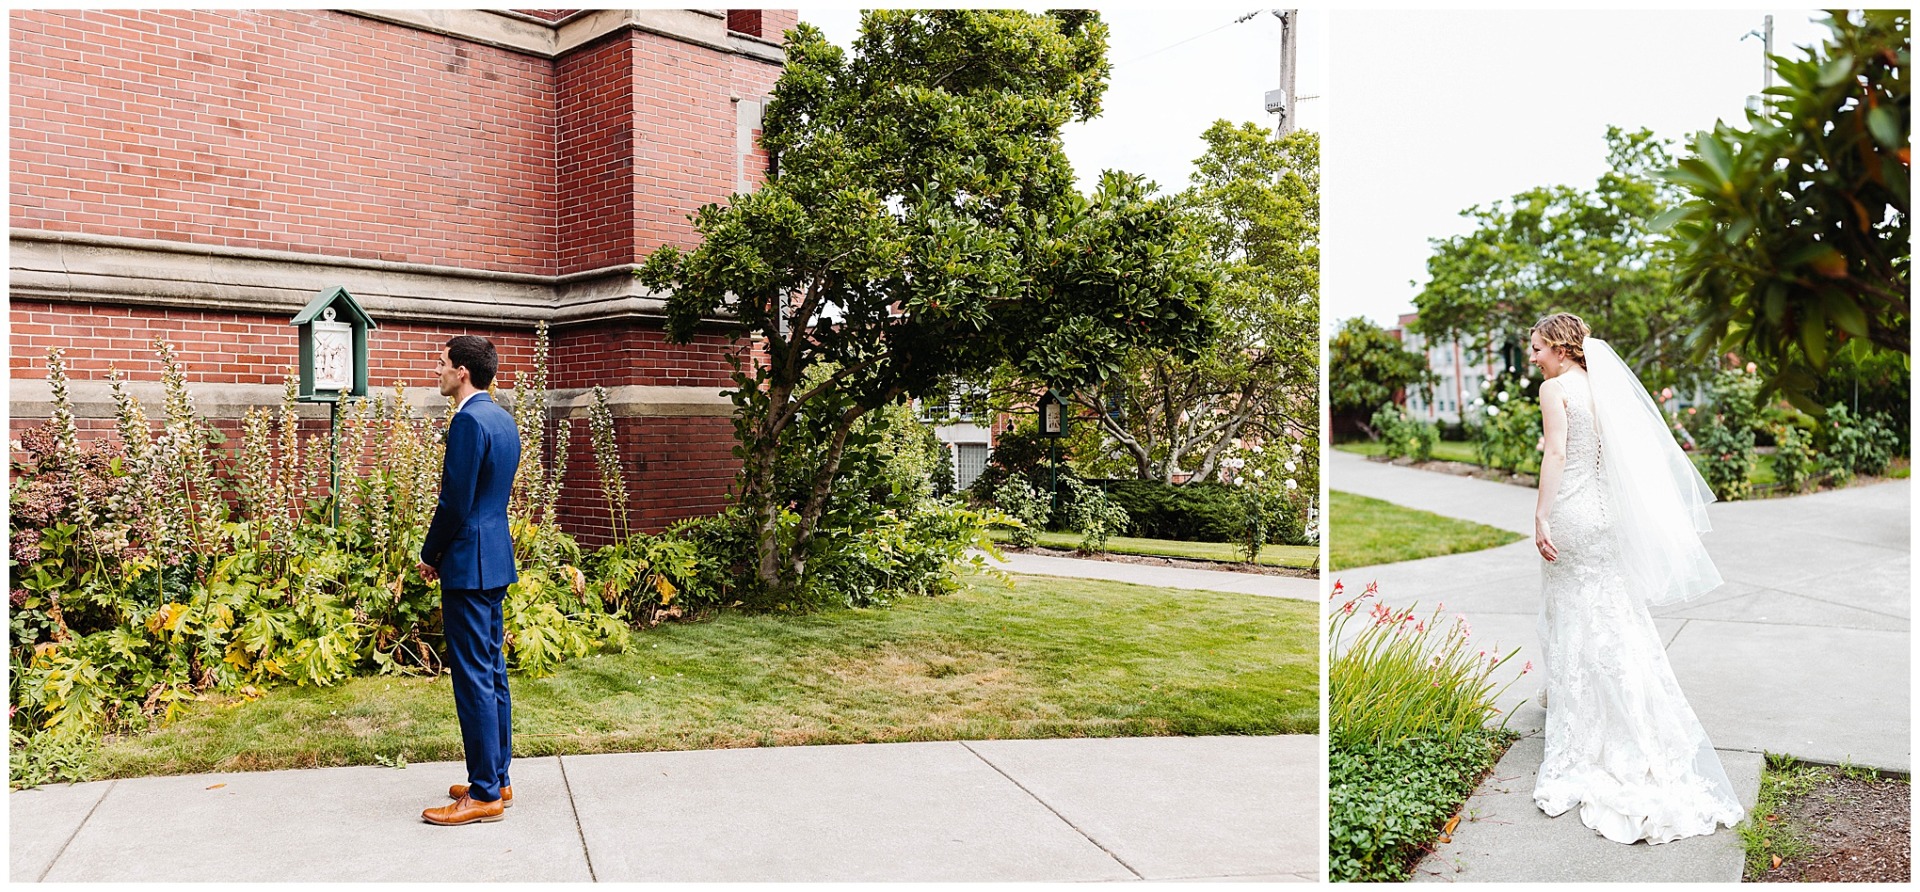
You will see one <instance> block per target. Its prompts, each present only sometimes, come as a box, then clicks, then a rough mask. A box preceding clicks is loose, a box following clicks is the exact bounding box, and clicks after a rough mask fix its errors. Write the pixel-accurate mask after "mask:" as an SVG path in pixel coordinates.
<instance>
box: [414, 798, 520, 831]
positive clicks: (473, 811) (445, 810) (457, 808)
mask: <svg viewBox="0 0 1920 892" xmlns="http://www.w3.org/2000/svg"><path fill="white" fill-rule="evenodd" d="M506 814H507V807H506V806H504V805H501V804H500V803H499V802H476V801H474V800H472V799H469V798H467V797H465V796H462V797H460V798H459V799H455V800H454V801H453V804H452V805H443V806H440V807H439V808H429V809H427V810H426V811H423V812H421V813H420V819H421V820H423V821H426V822H427V823H429V824H440V825H442V826H446V827H452V826H455V825H458V824H471V823H474V822H475V821H480V822H487V821H498V820H500V819H501V818H504V817H506Z"/></svg>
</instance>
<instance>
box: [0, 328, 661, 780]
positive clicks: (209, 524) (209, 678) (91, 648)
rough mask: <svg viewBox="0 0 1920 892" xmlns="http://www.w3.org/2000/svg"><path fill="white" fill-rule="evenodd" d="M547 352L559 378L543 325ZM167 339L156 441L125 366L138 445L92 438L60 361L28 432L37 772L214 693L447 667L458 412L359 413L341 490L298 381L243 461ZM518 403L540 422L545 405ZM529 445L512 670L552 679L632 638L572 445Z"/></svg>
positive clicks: (18, 687)
mask: <svg viewBox="0 0 1920 892" xmlns="http://www.w3.org/2000/svg"><path fill="white" fill-rule="evenodd" d="M539 343H540V347H539V348H538V350H537V356H538V357H539V359H538V360H537V361H536V366H537V368H536V370H535V375H536V380H538V381H540V382H541V383H540V387H544V375H545V369H544V353H545V351H544V343H545V337H544V331H542V333H541V338H540V341H539ZM155 349H156V351H157V352H158V353H159V355H160V359H161V365H162V369H163V373H162V386H163V390H164V392H165V395H166V396H165V411H164V416H163V418H162V419H161V424H160V432H159V434H158V435H157V436H156V435H155V431H154V429H153V426H152V425H151V423H150V422H149V421H148V419H147V416H146V414H145V410H144V408H143V407H142V406H141V405H140V402H139V400H137V399H135V398H133V397H132V396H130V395H128V394H127V393H126V391H125V388H124V384H123V382H122V381H121V380H120V377H119V375H118V374H117V373H115V374H113V375H112V376H111V377H110V381H111V384H112V390H113V393H114V398H115V401H116V405H117V407H118V413H117V414H118V418H117V430H116V433H117V435H118V436H117V437H112V438H107V439H103V440H100V441H97V442H93V443H88V444H84V445H83V444H81V443H79V442H78V436H77V430H76V424H75V421H74V418H73V413H72V408H71V402H70V398H69V396H68V392H67V388H68V382H67V378H66V366H65V363H64V360H63V357H62V356H61V354H60V353H59V352H58V351H55V352H54V353H53V354H52V355H51V356H50V357H49V361H48V370H49V377H50V380H51V383H52V385H53V391H54V395H55V398H54V403H55V410H54V413H53V417H52V419H51V421H50V423H49V424H48V425H46V426H45V427H43V428H38V429H35V430H31V431H28V432H25V433H24V434H23V436H22V437H21V440H20V443H19V447H18V450H17V456H18V458H17V460H16V464H15V470H16V472H17V477H16V483H15V486H14V488H13V492H12V497H11V502H12V509H13V510H12V512H11V516H10V527H9V533H10V539H11V543H12V557H13V565H12V568H11V571H10V573H9V577H10V589H11V592H10V594H11V602H12V606H13V610H12V611H11V615H10V622H9V657H10V663H11V668H12V672H11V677H10V683H11V689H10V692H9V693H10V695H11V697H12V703H13V705H14V707H15V708H14V711H13V713H12V722H11V728H12V730H13V731H14V732H16V733H17V734H18V735H19V736H20V737H22V738H23V741H24V742H23V743H22V745H21V747H20V749H21V751H23V752H25V753H27V754H28V755H27V756H26V757H25V759H26V762H25V763H23V764H22V766H21V767H22V768H23V769H28V770H27V772H26V775H24V776H32V777H38V776H42V775H43V774H44V773H45V772H46V771H56V772H57V771H60V770H65V768H63V767H62V766H68V767H71V766H73V765H76V764H79V763H78V762H77V761H75V760H74V759H71V758H67V757H65V756H61V755H59V754H61V753H65V752H68V751H69V750H71V749H73V748H76V747H77V748H86V747H90V746H92V745H93V744H95V743H96V742H97V740H98V738H99V736H100V735H101V734H105V733H114V732H125V731H138V730H144V729H145V728H147V727H149V726H151V725H152V724H155V723H164V722H166V721H170V720H172V719H173V718H174V717H176V716H177V715H178V714H179V713H180V711H181V710H182V709H183V708H184V707H185V706H187V705H188V704H190V703H192V702H193V701H196V700H199V699H202V698H204V697H206V696H208V695H211V694H216V693H220V694H236V693H237V694H240V695H243V696H256V695H258V693H260V692H261V690H262V689H264V688H266V687H270V686H272V685H275V684H280V683H292V684H298V685H330V684H334V683H336V682H338V681H340V680H342V679H345V678H347V677H349V676H352V675H354V674H358V673H363V672H382V673H408V674H413V673H419V674H438V673H439V672H440V669H441V658H440V656H439V651H438V647H439V642H440V638H441V633H440V630H439V628H438V620H437V617H438V607H439V597H438V593H437V591H436V589H435V587H434V586H433V585H431V584H429V583H427V582H426V581H425V580H424V579H422V578H421V577H420V576H419V575H418V573H417V572H416V571H415V562H416V556H417V553H418V550H419V547H420V543H421V541H422V540H423V538H424V537H425V534H426V525H427V522H428V520H429V519H430V518H431V516H432V512H433V509H434V506H435V504H436V502H437V499H436V497H435V490H436V488H437V485H438V482H439V473H440V463H441V456H442V451H441V450H442V447H441V436H442V435H441V433H440V432H441V431H442V430H443V429H444V419H442V420H441V421H436V420H434V419H430V418H423V417H418V415H417V413H415V412H414V410H413V409H412V408H411V407H410V406H409V405H408V403H407V400H406V395H405V392H404V390H402V389H399V388H396V390H395V392H394V393H393V395H392V396H391V397H387V396H379V397H375V398H372V399H368V400H362V401H358V402H355V403H354V404H352V405H351V406H348V407H346V411H345V412H343V415H342V419H341V431H340V444H341V453H340V476H339V480H338V485H337V486H335V487H330V486H329V483H328V479H329V474H328V472H327V464H328V451H329V450H328V446H327V438H326V435H325V434H315V435H307V436H303V435H302V434H301V432H300V429H299V428H300V418H299V412H298V403H297V402H296V398H295V394H296V390H297V382H295V381H292V380H289V381H288V382H287V388H286V392H285V394H286V395H285V397H284V399H283V403H282V405H281V407H280V409H279V411H278V412H277V413H275V412H270V411H266V410H255V411H254V412H252V413H249V414H248V416H247V417H246V419H245V420H244V423H243V425H242V428H243V433H242V437H241V444H240V448H239V449H238V450H237V452H236V453H234V454H233V455H232V456H231V457H226V458H223V456H222V455H221V454H220V453H219V452H218V451H217V444H219V443H220V442H221V441H222V440H223V439H224V438H223V437H222V436H220V435H218V434H217V433H216V432H215V431H214V430H213V428H212V426H211V424H209V423H208V422H207V421H206V420H205V419H204V418H202V417H201V416H199V415H198V414H197V413H196V412H195V410H194V408H193V400H192V397H191V395H190V394H189V392H188V390H187V387H186V383H185V382H186V373H185V370H184V368H182V366H181V365H180V363H179V362H178V361H177V359H176V356H175V353H174V351H173V348H172V347H171V345H169V344H167V343H165V342H164V341H156V344H155ZM519 383H520V384H521V386H522V388H523V391H530V390H531V389H533V388H532V387H531V385H532V383H533V382H531V381H528V380H524V379H523V380H521V381H520V382H519ZM450 409H451V407H450ZM514 410H515V413H516V416H517V417H519V418H520V419H521V420H522V421H523V422H525V423H526V424H529V425H531V424H532V422H531V421H529V420H528V418H529V416H528V414H527V413H528V412H530V411H531V410H529V409H527V408H526V407H525V404H517V405H516V406H515V407H514ZM445 417H447V418H450V417H451V411H450V410H449V413H448V415H447V416H445ZM540 425H544V420H542V421H541V422H540ZM563 430H564V425H563ZM560 442H561V443H563V444H564V443H565V442H566V440H565V437H564V436H563V437H562V438H561V440H560ZM523 445H525V446H527V447H528V449H529V450H530V452H529V453H528V454H523V457H522V464H521V467H522V471H523V473H522V477H521V481H520V485H519V486H518V487H517V491H516V494H515V498H514V507H513V510H512V512H511V516H510V523H511V525H512V528H513V534H514V547H515V551H516V553H517V554H518V555H519V557H520V561H521V565H522V579H521V582H519V583H517V584H516V585H515V586H514V587H513V588H511V589H509V593H508V597H507V619H506V636H507V641H506V647H507V655H508V659H509V662H510V664H511V665H513V666H514V667H515V668H517V669H519V670H521V671H524V672H528V673H532V674H540V673H544V672H547V671H550V670H551V668H552V667H553V665H554V664H555V663H556V662H557V661H558V660H560V659H563V658H565V657H567V656H571V655H577V654H580V653H584V652H586V651H588V650H590V649H592V648H594V647H598V646H601V645H602V644H605V643H615V644H618V643H619V642H621V641H623V640H624V637H625V636H624V632H623V631H622V630H621V628H620V624H619V622H618V621H617V620H615V619H614V618H613V617H612V616H610V615H609V614H607V613H606V612H605V611H604V610H603V609H601V608H600V607H599V605H598V603H597V601H596V600H590V599H587V598H586V597H585V594H586V584H585V582H586V581H585V578H584V574H583V573H582V572H581V570H580V569H579V568H578V566H577V565H578V563H579V562H580V556H579V548H578V546H577V545H576V544H574V542H573V540H572V539H571V537H568V536H567V535H565V534H564V533H562V532H561V531H560V530H559V528H558V525H557V513H556V508H555V501H556V495H557V491H558V480H559V479H560V478H561V476H562V473H563V471H564V462H565V450H564V447H563V448H562V449H561V450H560V452H559V454H558V455H557V456H556V458H555V461H554V463H553V465H552V467H551V468H549V466H548V465H547V464H545V463H544V462H542V461H541V460H540V457H539V455H538V454H537V453H535V452H532V450H535V449H537V448H538V447H539V443H538V441H537V440H536V441H532V442H528V441H525V440H523ZM336 515H337V518H338V520H337V523H334V522H333V520H334V518H335V517H336Z"/></svg>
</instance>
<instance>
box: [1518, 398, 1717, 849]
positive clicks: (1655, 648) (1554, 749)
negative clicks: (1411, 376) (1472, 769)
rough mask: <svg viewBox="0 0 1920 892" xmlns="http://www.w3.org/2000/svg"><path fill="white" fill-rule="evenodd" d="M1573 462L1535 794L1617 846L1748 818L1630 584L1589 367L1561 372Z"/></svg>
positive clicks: (1549, 588)
mask: <svg viewBox="0 0 1920 892" xmlns="http://www.w3.org/2000/svg"><path fill="white" fill-rule="evenodd" d="M1558 380H1559V381H1561V382H1562V387H1563V391H1562V392H1563V393H1564V395H1565V399H1566V404H1567V446H1566V452H1567V464H1566V471H1565V473H1564V474H1563V475H1562V477H1561V480H1560V490H1559V492H1558V493H1556V494H1555V496H1554V501H1553V508H1552V510H1551V513H1550V514H1549V515H1548V518H1547V522H1548V531H1549V534H1550V535H1551V537H1552V540H1553V544H1554V546H1555V548H1556V550H1557V551H1558V555H1557V557H1558V559H1557V560H1555V561H1543V562H1542V563H1543V564H1544V565H1545V566H1544V578H1543V580H1542V585H1541V590H1542V595H1543V597H1542V599H1541V600H1542V607H1541V614H1540V643H1541V651H1542V655H1543V657H1544V662H1545V664H1546V672H1547V684H1546V706H1547V727H1546V743H1547V752H1546V758H1545V760H1543V761H1542V762H1541V764H1540V775H1539V778H1538V780H1537V781H1536V782H1535V784H1534V788H1533V801H1534V803H1535V804H1536V805H1538V806H1539V807H1540V809H1541V810H1542V811H1544V812H1546V813H1547V814H1548V815H1549V816H1554V817H1557V816H1559V815H1561V814H1564V813H1565V812H1567V811H1568V810H1569V809H1572V808H1574V807H1576V806H1577V807H1579V809H1580V820H1581V822H1582V823H1584V824H1586V825H1587V826H1588V827H1591V828H1593V829H1594V830H1596V831H1598V832H1599V833H1600V834H1601V835H1603V836H1605V837H1606V838H1608V839H1611V840H1613V841H1615V842H1620V843H1632V842H1635V841H1637V840H1641V839H1644V840H1646V841H1647V842H1649V843H1663V842H1671V841H1673V840H1676V839H1680V838H1682V837H1687V836H1699V835H1702V834H1707V833H1712V832H1713V831H1714V825H1715V824H1716V823H1717V824H1725V825H1726V826H1728V827H1732V826H1733V825H1735V824H1737V823H1739V821H1740V819H1741V818H1742V817H1743V815H1744V809H1742V808H1741V807H1740V802H1739V800H1738V799H1736V798H1735V796H1734V792H1733V785H1732V783H1731V782H1729V781H1728V780H1727V773H1726V770H1725V769H1724V768H1722V767H1721V765H1720V757H1719V756H1718V755H1717V754H1716V753H1714V751H1713V745H1712V744H1711V743H1709V742H1708V741H1707V732H1706V730H1705V729H1704V728H1702V727H1701V726H1700V721H1699V719H1697V718H1695V717H1694V714H1693V709H1692V708H1691V707H1689V706H1688V705H1687V699H1686V697H1685V696H1684V695H1682V694H1681V693H1680V686H1679V684H1677V683H1676V682H1675V681H1674V678H1673V668H1672V667H1671V666H1670V665H1669V664H1668V663H1667V654H1666V649H1665V648H1664V647H1663V645H1662V642H1661V640H1660V634H1659V632H1658V631H1656V630H1655V628H1654V625H1653V618H1652V617H1651V616H1650V615H1648V612H1647V604H1646V601H1645V600H1644V598H1642V597H1640V596H1638V595H1636V594H1635V593H1634V592H1632V591H1630V590H1629V585H1628V583H1627V580H1626V577H1625V574H1623V573H1622V572H1621V568H1620V566H1619V551H1618V547H1617V545H1616V543H1615V541H1614V530H1613V525H1612V522H1611V519H1610V517H1609V512H1608V507H1607V496H1606V486H1605V480H1604V476H1603V475H1605V474H1606V457H1605V455H1604V451H1603V449H1602V444H1601V442H1600V440H1599V437H1598V434H1597V431H1596V430H1595V426H1594V415H1593V408H1592V406H1593V396H1592V392H1591V390H1590V389H1589V386H1588V381H1587V378H1586V376H1585V375H1584V374H1579V373H1574V372H1570V373H1567V374H1562V375H1560V376H1559V378H1558Z"/></svg>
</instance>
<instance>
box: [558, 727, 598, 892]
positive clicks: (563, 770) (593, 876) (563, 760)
mask: <svg viewBox="0 0 1920 892" xmlns="http://www.w3.org/2000/svg"><path fill="white" fill-rule="evenodd" d="M553 760H554V761H555V762H558V763H560V785H561V786H563V787H565V788H566V790H567V808H569V809H571V810H572V811H573V832H574V833H575V834H577V835H578V836H579V837H580V854H581V855H582V856H583V857H585V858H586V859H587V880H588V881H589V882H594V883H597V882H600V875H599V874H597V873H594V871H593V851H592V850H591V849H588V848H587V830H586V828H584V827H582V826H580V805H579V803H577V802H574V801H573V781H572V780H569V779H568V778H567V757H565V756H554V757H553Z"/></svg>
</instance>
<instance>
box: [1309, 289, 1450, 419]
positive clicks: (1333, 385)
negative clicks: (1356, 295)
mask: <svg viewBox="0 0 1920 892" xmlns="http://www.w3.org/2000/svg"><path fill="white" fill-rule="evenodd" d="M1327 374H1328V378H1327V405H1328V408H1329V409H1330V410H1331V411H1332V412H1333V413H1334V414H1335V415H1343V414H1344V415H1349V416H1354V417H1355V420H1356V422H1358V423H1360V425H1361V427H1362V428H1363V429H1365V430H1366V431H1367V434H1368V435H1369V436H1372V437H1376V438H1377V437H1379V435H1380V432H1379V431H1377V430H1373V429H1371V428H1370V427H1368V425H1367V423H1366V422H1361V421H1359V419H1363V418H1371V417H1372V416H1373V413H1374V411H1375V410H1377V409H1379V408H1380V407H1381V406H1382V405H1384V404H1386V403H1390V402H1392V401H1393V396H1394V394H1395V393H1397V392H1399V391H1401V390H1412V389H1414V388H1420V389H1422V390H1423V391H1424V390H1425V389H1427V388H1428V387H1429V386H1430V384H1431V382H1432V380H1433V373H1432V372H1431V371H1429V370H1428V369H1427V361H1426V358H1425V357H1423V356H1421V355H1420V354H1418V353H1415V352H1413V351H1411V350H1408V349H1407V348H1406V345H1405V344H1402V343H1400V341H1399V340H1398V339H1397V338H1395V337H1393V336H1392V335H1390V334H1387V333H1386V332H1385V331H1383V330H1381V328H1380V327H1379V326H1377V325H1374V324H1373V323H1371V322H1368V321H1367V320H1366V319H1365V318H1363V317H1360V316H1355V317H1353V318H1352V319H1348V320H1347V321H1345V322H1342V323H1340V330H1339V331H1338V332H1336V333H1335V334H1334V336H1333V339H1332V340H1331V341H1329V342H1328V343H1327Z"/></svg>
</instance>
